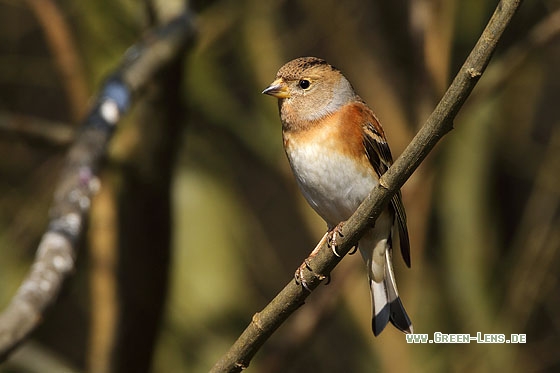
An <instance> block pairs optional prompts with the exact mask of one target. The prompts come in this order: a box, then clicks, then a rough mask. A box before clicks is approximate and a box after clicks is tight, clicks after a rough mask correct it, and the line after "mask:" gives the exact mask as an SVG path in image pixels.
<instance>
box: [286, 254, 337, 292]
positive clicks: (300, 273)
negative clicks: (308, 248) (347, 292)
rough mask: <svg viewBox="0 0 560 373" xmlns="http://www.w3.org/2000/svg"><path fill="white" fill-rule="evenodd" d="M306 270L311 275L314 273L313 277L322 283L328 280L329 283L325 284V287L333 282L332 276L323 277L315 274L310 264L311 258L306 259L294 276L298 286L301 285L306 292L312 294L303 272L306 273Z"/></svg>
mask: <svg viewBox="0 0 560 373" xmlns="http://www.w3.org/2000/svg"><path fill="white" fill-rule="evenodd" d="M305 270H308V271H310V272H311V273H313V275H314V276H316V277H317V278H318V279H319V280H320V281H323V280H324V279H325V278H326V279H327V282H326V283H325V285H328V284H329V282H331V276H330V275H327V276H323V275H320V274H317V273H315V272H313V269H312V268H311V265H310V264H309V258H307V259H305V260H304V261H303V264H302V265H300V266H299V268H298V269H297V270H296V273H295V274H294V280H295V281H296V284H297V285H301V286H302V287H303V288H304V289H305V290H307V291H308V292H310V293H311V288H310V287H309V285H308V283H307V281H306V280H305V278H304V277H303V271H305Z"/></svg>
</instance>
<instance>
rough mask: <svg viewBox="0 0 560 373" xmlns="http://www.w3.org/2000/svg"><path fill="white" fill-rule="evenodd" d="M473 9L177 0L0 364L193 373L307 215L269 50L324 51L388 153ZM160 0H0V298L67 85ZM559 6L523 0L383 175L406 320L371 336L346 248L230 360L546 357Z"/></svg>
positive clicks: (239, 319)
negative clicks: (414, 165)
mask: <svg viewBox="0 0 560 373" xmlns="http://www.w3.org/2000/svg"><path fill="white" fill-rule="evenodd" d="M496 4H497V2H496V1H484V0H468V1H467V0H433V1H430V0H420V1H412V0H396V1H390V2H387V1H363V0H362V1H359V0H347V1H344V2H341V1H334V0H325V1H322V2H317V1H309V0H304V1H293V0H275V1H260V0H241V1H239V0H238V1H233V0H221V1H219V0H217V1H193V2H191V4H190V6H191V8H192V9H194V10H195V11H196V12H197V15H198V21H197V22H198V27H199V33H198V38H197V40H196V41H195V42H194V43H193V44H192V45H191V46H190V47H189V49H188V50H187V52H186V54H185V55H183V56H182V57H181V58H180V59H179V60H178V61H176V62H175V63H174V64H173V65H172V66H170V67H169V68H168V69H166V70H165V71H163V72H162V73H161V74H160V76H158V77H157V78H156V79H154V82H152V83H150V85H149V87H148V88H147V89H146V91H145V92H144V93H143V94H142V95H141V97H138V102H137V104H136V105H135V107H134V109H133V111H132V113H131V114H130V115H129V116H128V117H127V118H126V120H125V122H124V123H123V124H122V126H121V127H119V129H118V130H117V132H116V135H115V138H114V140H113V142H112V143H111V147H110V149H109V151H108V156H107V159H106V161H105V164H104V167H103V169H102V172H101V181H102V189H101V192H100V193H99V194H98V195H97V197H96V199H95V202H94V204H93V206H92V211H91V215H90V219H89V227H88V230H87V232H86V234H85V235H84V239H83V242H82V244H81V245H80V253H79V258H78V263H77V269H76V272H75V274H74V276H73V277H72V278H71V280H70V281H69V283H68V284H67V285H66V286H65V288H64V291H63V293H62V294H61V296H60V298H59V301H58V303H57V304H56V306H55V307H54V308H53V309H51V310H50V312H49V313H48V314H47V315H46V317H45V319H44V323H43V324H42V326H41V327H40V328H39V329H38V330H37V331H36V332H35V333H34V334H33V335H32V338H31V339H30V340H29V341H28V342H27V343H26V344H24V345H23V346H22V348H21V349H19V350H18V351H17V352H16V353H15V354H14V355H13V356H12V357H11V359H10V360H9V361H8V362H7V363H5V364H3V365H2V366H0V372H82V371H91V372H143V371H150V372H205V371H208V370H209V369H210V368H211V367H212V365H213V364H214V363H215V362H216V361H217V360H218V358H219V357H220V356H221V355H222V354H223V353H225V352H226V351H227V349H228V348H229V346H230V345H231V344H232V343H233V342H234V341H235V339H236V338H237V336H238V335H239V334H240V333H241V331H242V330H243V329H244V328H245V327H246V325H247V324H248V323H249V322H250V320H251V317H252V315H253V314H254V313H255V312H257V311H259V310H261V309H262V308H263V307H264V306H265V305H266V304H267V303H268V302H269V301H270V300H271V299H272V298H273V297H274V296H275V294H276V293H277V292H278V291H280V290H281V289H282V288H283V287H284V285H285V284H286V283H287V282H288V281H291V280H292V278H293V274H294V271H295V269H296V268H297V267H298V266H299V264H301V262H302V261H303V259H304V258H305V257H306V256H307V254H308V253H309V252H310V251H311V250H312V248H313V247H314V245H315V243H316V242H317V241H318V240H319V239H320V238H321V236H322V235H323V234H324V232H325V229H326V227H325V225H324V223H323V222H322V220H321V219H320V218H319V217H318V216H316V215H315V214H314V212H313V211H312V210H311V209H310V208H309V207H308V206H307V204H306V203H305V201H304V200H303V198H302V196H301V195H300V193H299V191H298V190H297V186H296V184H295V182H294V178H293V177H292V174H291V171H290V169H289V166H288V163H287V160H286V157H285V155H284V152H283V148H282V141H281V128H280V121H279V117H278V113H277V104H276V100H275V99H272V98H270V97H267V96H263V95H261V94H260V92H261V91H262V90H263V89H264V88H265V87H266V86H267V85H268V84H269V83H270V82H271V81H272V80H273V79H274V76H275V74H276V71H277V70H278V68H279V67H280V66H282V65H283V64H284V63H285V62H287V61H288V60H291V59H292V58H295V57H300V56H318V57H322V58H325V59H326V60H327V61H329V62H330V63H332V64H333V65H335V66H337V67H338V68H339V69H341V70H342V71H343V72H344V74H345V75H346V76H347V77H348V78H349V80H350V81H351V82H352V83H353V85H354V88H355V89H356V91H357V92H358V93H359V94H360V95H361V96H362V97H363V98H364V99H365V100H366V101H367V102H368V103H369V105H370V106H371V107H372V108H373V109H374V110H375V111H376V113H377V115H378V117H379V118H380V120H381V122H382V123H383V125H384V128H385V130H386V134H387V137H388V140H389V143H390V145H391V148H392V151H393V155H394V157H397V156H398V155H399V154H400V153H401V152H402V151H403V149H404V148H405V147H406V145H407V144H408V142H409V141H410V140H411V138H412V137H413V136H414V134H415V132H416V131H417V130H418V128H419V127H420V126H421V125H422V124H423V122H424V121H425V119H426V118H427V116H428V115H429V114H430V112H431V110H432V109H433V108H434V106H435V104H436V103H437V102H438V100H439V98H440V97H441V96H442V94H443V92H444V91H445V89H446V87H447V86H448V84H449V83H450V81H451V79H452V78H453V76H454V74H455V73H456V72H457V71H458V69H459V67H460V66H461V64H462V62H463V61H464V59H465V58H466V56H467V55H468V53H469V51H470V50H471V48H472V47H473V46H474V44H475V42H476V40H477V39H478V37H479V36H480V33H481V32H482V29H483V27H484V26H485V24H486V22H487V21H488V19H489V18H490V15H491V14H492V12H493V10H494V8H495V6H496ZM184 6H185V4H184V3H183V2H182V1H160V2H158V1H148V0H147V1H138V0H136V1H133V0H118V1H115V0H112V1H108V0H96V1H93V0H82V1H78V2H75V1H68V0H59V1H55V0H26V1H22V0H2V1H0V257H1V260H0V306H2V307H3V306H5V305H6V304H7V303H8V301H9V299H10V298H11V297H12V296H13V294H14V293H15V291H16V289H17V287H18V286H19V284H20V283H21V281H22V279H23V277H24V276H25V274H26V272H27V270H28V269H29V266H30V264H31V263H32V260H33V256H34V252H35V250H36V248H37V244H38V242H39V240H40V237H41V234H42V232H43V231H44V230H45V228H46V224H47V221H48V206H49V204H50V201H51V199H52V193H53V190H54V186H55V183H56V180H57V176H58V174H59V171H60V168H61V165H62V162H63V159H64V155H65V152H66V150H67V149H68V147H69V144H70V143H71V141H72V138H73V136H74V131H75V129H76V128H77V127H78V125H79V123H80V119H81V118H82V117H83V115H84V114H85V113H86V112H87V108H88V100H89V98H90V97H92V96H93V95H94V94H95V92H96V91H97V89H98V87H99V84H100V83H101V82H102V81H103V78H104V77H106V76H107V75H108V74H109V73H110V72H111V70H112V69H114V68H115V67H117V66H118V63H119V61H120V58H121V56H122V55H123V53H124V52H125V51H126V49H127V48H128V47H129V46H130V45H132V44H133V43H134V42H135V41H137V40H138V39H139V38H140V37H141V36H142V35H143V34H144V33H145V32H146V30H148V29H149V28H150V27H151V26H154V25H156V24H158V23H161V22H164V21H165V20H166V19H169V17H170V16H171V15H173V14H176V13H177V11H178V10H180V9H181V8H182V7H184ZM559 35H560V2H559V1H558V0H539V1H526V2H525V3H524V4H523V5H522V7H521V9H520V11H519V12H518V14H517V15H516V17H515V18H514V21H513V23H512V24H511V25H510V27H509V29H508V30H507V32H506V34H505V35H504V37H503V39H502V41H501V43H500V45H499V48H498V50H497V51H496V53H495V55H494V57H493V60H492V61H491V63H490V66H489V68H488V70H487V72H486V73H485V74H484V76H483V77H482V79H481V80H480V82H479V84H478V86H477V88H476V89H475V90H474V92H473V93H472V95H471V97H470V98H469V100H468V101H467V103H466V104H465V106H464V107H463V109H462V110H461V112H460V114H459V116H458V117H457V119H456V121H455V127H456V130H454V131H452V132H451V133H450V134H449V135H447V136H446V137H445V138H444V139H443V141H442V142H441V143H440V144H439V145H438V146H437V147H436V148H435V150H434V151H433V152H432V153H431V155H430V156H429V157H428V159H427V160H426V161H425V162H424V163H423V164H422V166H421V167H420V168H419V169H418V170H417V171H416V173H415V174H414V175H413V176H412V178H411V179H410V180H409V181H408V182H407V183H406V185H405V186H404V188H403V198H404V203H405V206H406V210H407V213H408V224H409V231H410V238H411V244H412V254H411V255H412V268H411V269H407V268H406V267H405V266H404V264H403V262H402V260H401V259H400V257H397V255H395V267H396V268H395V270H396V275H397V278H398V284H399V290H400V293H401V298H402V299H403V302H404V304H405V306H406V308H407V310H408V312H409V315H410V317H411V318H412V321H413V323H414V329H415V332H416V333H429V334H430V337H431V336H432V333H434V332H442V333H470V334H471V335H475V334H476V333H477V332H481V333H483V334H489V333H500V334H505V335H506V336H507V337H509V334H510V333H516V334H526V339H527V343H526V344H476V343H470V344H407V343H406V342H405V338H404V335H402V334H401V333H400V332H398V331H396V330H395V329H394V328H392V327H388V328H387V329H386V330H385V331H384V332H383V333H382V334H381V336H380V337H378V338H374V337H373V334H372V332H371V329H370V322H371V320H370V312H371V311H370V297H369V294H368V285H367V281H366V273H365V267H364V264H363V262H362V259H361V258H360V257H359V255H355V256H349V257H346V258H345V259H344V260H343V261H342V263H341V264H340V265H339V266H338V267H337V268H336V269H335V271H334V272H333V274H332V282H331V284H330V285H329V286H321V287H319V288H318V289H317V290H316V291H315V292H314V293H313V294H312V295H311V296H310V297H309V299H308V301H307V303H306V305H304V306H303V307H302V308H301V309H300V310H298V311H297V312H296V313H295V314H294V315H293V316H292V317H291V318H290V319H289V320H288V321H287V322H286V323H285V324H284V325H283V326H282V327H281V328H280V329H279V330H278V331H277V332H276V333H275V334H274V335H273V336H272V338H270V340H269V341H268V342H267V343H266V345H265V346H264V347H263V348H262V349H261V350H260V351H259V352H258V354H257V355H256V357H255V359H254V360H253V361H252V363H251V365H250V367H249V369H248V372H309V371H313V372H341V371H345V372H373V371H383V372H449V371H452V372H472V371H476V372H494V371H510V372H532V371H550V372H552V371H558V370H559V369H560V355H559V354H558V349H559V348H560V291H559V290H560V284H559V280H560V277H559V272H558V270H557V268H558V267H559V264H560V255H559V247H560V230H559V227H560V209H559V203H560V176H559V175H560V126H559V124H560V105H559V102H560V101H559V100H560V90H559V88H560V38H559V37H558V36H559Z"/></svg>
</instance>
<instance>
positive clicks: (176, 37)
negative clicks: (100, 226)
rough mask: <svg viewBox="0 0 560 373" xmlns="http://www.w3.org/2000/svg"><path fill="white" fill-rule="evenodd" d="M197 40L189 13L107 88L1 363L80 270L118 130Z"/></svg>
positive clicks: (14, 315)
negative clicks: (134, 104) (80, 245)
mask: <svg viewBox="0 0 560 373" xmlns="http://www.w3.org/2000/svg"><path fill="white" fill-rule="evenodd" d="M193 36H194V23H193V17H192V15H191V14H190V12H186V13H184V14H182V15H181V16H179V17H178V18H175V19H174V20H172V21H170V22H169V23H167V24H166V25H164V26H162V27H161V28H158V29H156V30H154V32H152V33H150V34H149V35H147V37H146V38H145V39H143V40H142V41H141V42H139V43H137V44H136V45H134V46H133V47H131V48H130V49H129V50H128V51H127V53H126V55H125V57H124V60H123V62H122V64H121V66H120V67H119V68H118V69H117V70H116V71H115V73H114V74H112V76H111V77H110V78H109V79H108V80H107V81H106V82H105V84H104V86H103V87H102V90H101V93H100V94H99V95H98V97H97V99H96V101H95V105H94V106H93V108H92V110H91V111H90V113H89V115H88V116H87V117H86V119H85V120H84V122H83V125H82V128H81V129H80V131H79V134H78V136H77V138H76V140H75V142H74V144H73V145H72V147H71V148H70V151H69V153H68V156H67V159H66V165H65V167H64V169H63V170H62V174H61V177H60V179H59V183H58V185H57V188H56V191H55V196H54V201H53V204H52V207H51V211H50V222H49V227H48V229H47V231H46V233H45V234H44V235H43V237H42V240H41V242H40V244H39V248H38V250H37V254H36V258H35V262H34V264H33V266H32V267H31V270H30V272H29V273H28V275H27V277H26V279H25V280H24V281H23V283H22V284H21V286H20V287H19V289H18V291H17V293H16V294H15V295H14V297H13V298H12V299H11V302H10V304H9V305H8V306H7V308H6V309H5V310H4V311H3V312H2V313H1V314H0V361H3V360H4V359H6V357H7V356H8V355H9V353H10V352H11V351H13V350H14V349H15V348H16V347H17V346H18V345H19V344H20V343H21V342H22V341H23V340H24V339H25V338H26V337H27V336H28V335H29V334H30V333H31V332H32V331H33V330H35V328H36V327H37V326H38V325H39V323H40V322H41V321H42V319H43V318H44V313H45V311H46V310H47V308H48V307H49V306H51V305H52V304H53V303H54V301H55V300H56V297H57V295H58V293H59V292H60V289H61V287H62V285H63V282H64V280H65V279H66V278H67V277H68V275H69V274H70V273H71V272H72V271H73V270H74V262H75V258H76V255H77V251H76V249H77V248H76V244H77V242H78V239H79V237H80V235H81V233H82V230H83V227H84V218H85V215H86V214H87V213H88V212H89V209H90V205H91V197H92V196H93V194H94V193H95V191H96V190H97V189H98V188H99V181H98V178H97V174H98V168H99V165H100V163H101V161H102V159H103V157H104V156H105V152H106V148H107V145H108V143H109V140H110V139H111V137H112V134H113V132H114V131H113V130H114V128H115V126H116V125H117V123H118V122H119V120H120V118H121V117H122V115H123V114H125V113H126V112H127V110H128V108H129V106H130V104H131V101H132V100H133V98H134V97H135V96H137V95H138V94H139V93H140V92H141V91H142V90H143V89H144V87H145V86H146V85H147V84H148V83H149V82H150V81H151V79H152V78H153V77H154V75H155V74H156V73H157V72H159V71H160V70H161V68H162V67H163V66H166V65H168V64H170V63H171V62H173V61H174V59H175V58H176V57H177V56H178V55H180V53H182V52H183V51H184V47H185V45H186V42H187V41H188V40H190V39H191V38H192V37H193Z"/></svg>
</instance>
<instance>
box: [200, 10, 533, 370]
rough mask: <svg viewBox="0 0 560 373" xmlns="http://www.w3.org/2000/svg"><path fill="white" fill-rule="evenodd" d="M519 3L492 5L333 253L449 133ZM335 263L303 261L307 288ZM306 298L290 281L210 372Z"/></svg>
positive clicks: (255, 342) (255, 344) (330, 257)
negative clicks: (433, 105) (475, 39)
mask: <svg viewBox="0 0 560 373" xmlns="http://www.w3.org/2000/svg"><path fill="white" fill-rule="evenodd" d="M521 2H522V1H521V0H502V1H500V2H499V3H498V6H497V7H496V10H495V11H494V14H493V15H492V18H491V19H490V21H489V22H488V24H487V25H486V28H485V29H484V31H483V33H482V35H481V36H480V38H479V40H478V42H477V43H476V45H475V47H474V48H473V50H472V51H471V53H470V55H469V56H468V58H467V60H466V61H465V63H464V64H463V66H462V67H461V70H460V71H459V73H458V74H457V76H456V77H455V79H454V80H453V83H452V84H451V86H450V87H449V88H448V90H447V92H445V94H444V96H443V97H442V99H441V101H440V102H439V104H438V105H437V106H436V108H435V109H434V111H433V113H432V114H431V115H430V117H429V118H428V120H427V121H426V124H424V126H423V127H422V128H421V129H420V131H419V132H418V134H417V135H416V136H415V137H414V139H413V140H412V141H411V143H410V144H409V146H408V147H407V148H406V149H405V151H404V152H403V154H402V155H401V156H400V157H399V158H398V159H397V160H396V162H395V163H394V164H393V166H392V167H391V168H389V170H388V171H387V172H386V173H385V174H384V175H383V176H382V177H381V179H380V181H379V184H378V185H377V186H376V187H375V188H374V189H373V190H372V192H371V193H370V194H369V196H368V197H367V198H366V199H365V201H364V202H363V203H362V204H361V205H360V207H359V208H358V209H357V210H356V212H355V213H354V214H353V215H352V216H351V217H350V218H349V219H348V220H347V221H346V223H345V225H344V227H343V228H342V235H343V237H342V238H341V239H339V240H337V244H338V247H337V251H338V253H339V254H341V255H346V253H348V251H349V250H350V249H351V248H352V246H353V245H355V244H356V243H357V242H358V240H359V238H360V237H361V236H362V234H363V233H364V231H365V230H366V228H367V227H368V226H370V225H371V223H372V221H375V219H377V217H378V216H379V215H380V213H381V212H382V211H383V209H384V207H385V206H386V205H387V203H388V202H389V200H390V199H391V197H392V196H393V195H394V194H395V193H396V192H397V191H398V190H399V189H400V187H401V186H402V185H403V184H404V183H405V181H406V180H407V179H408V178H409V177H410V175H412V173H413V172H414V170H415V169H416V168H417V167H418V166H419V165H420V163H421V162H422V161H423V160H424V158H426V156H427V155H428V153H429V152H430V151H431V150H432V148H433V147H434V146H435V144H436V143H437V142H438V141H439V140H440V139H441V138H442V137H443V136H444V135H445V134H446V133H447V132H449V131H450V130H451V129H452V128H453V119H454V118H455V116H456V115H457V113H458V112H459V109H460V108H461V106H462V105H463V103H464V102H465V100H466V99H467V97H468V96H469V94H470V93H471V91H472V90H473V88H474V86H475V85H476V83H477V81H478V80H479V78H480V76H481V75H482V73H483V72H484V70H485V68H486V66H487V65H488V62H489V61H490V58H491V56H492V53H493V52H494V50H495V48H496V45H497V43H498V40H499V39H500V37H501V36H502V34H503V32H504V30H505V29H506V27H507V25H508V24H509V23H510V21H511V19H512V17H513V15H514V14H515V12H516V10H517V9H518V8H519V6H520V4H521ZM340 260H341V258H339V257H336V256H335V255H334V254H333V253H332V251H331V250H330V249H329V248H328V245H326V244H324V245H323V246H322V247H321V249H320V250H319V252H318V254H317V255H316V256H315V257H313V258H309V259H308V263H309V266H310V267H311V268H313V272H311V271H306V273H305V276H304V280H305V281H306V282H307V284H308V286H309V288H310V289H311V290H313V289H315V288H316V287H317V286H318V285H319V284H320V283H321V281H322V280H323V279H324V278H325V277H326V276H327V275H328V274H329V273H330V272H331V271H332V270H333V269H334V267H335V266H336V265H337V264H338V263H339V262H340ZM309 294H310V293H309V292H308V291H306V290H305V289H303V288H302V287H301V286H298V285H296V284H295V282H294V281H290V282H289V283H288V285H286V286H285V287H284V289H283V290H282V291H281V292H280V293H279V294H278V295H277V296H276V297H275V298H274V299H273V300H272V301H271V302H270V303H269V304H268V305H267V306H266V307H265V308H264V309H263V310H262V311H261V312H259V313H256V314H255V315H254V316H253V319H252V321H251V323H250V324H249V325H248V326H247V328H246V329H245V331H243V333H242V334H241V336H240V337H239V338H238V339H237V341H236V342H235V343H234V344H233V345H232V346H231V348H230V350H229V351H228V352H227V353H226V354H225V355H224V356H223V357H222V358H221V359H220V360H219V361H218V362H217V363H216V365H215V366H214V367H213V368H212V370H211V371H212V372H239V371H241V370H242V369H245V368H246V367H247V366H248V365H249V362H250V361H251V359H252V358H253V356H254V355H255V354H256V352H257V351H258V350H259V348H260V347H261V346H262V345H263V344H264V343H265V341H266V340H267V339H268V338H269V337H270V336H271V335H272V333H274V331H275V330H276V329H277V328H278V327H279V326H280V325H281V324H282V323H283V322H284V321H285V320H286V319H287V318H288V317H289V316H290V315H291V314H292V313H293V312H294V311H295V310H296V309H297V308H299V307H300V306H301V305H302V304H303V303H304V301H305V299H306V298H307V297H308V296H309Z"/></svg>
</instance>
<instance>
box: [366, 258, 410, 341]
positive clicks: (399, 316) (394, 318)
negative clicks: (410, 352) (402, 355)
mask: <svg viewBox="0 0 560 373" xmlns="http://www.w3.org/2000/svg"><path fill="white" fill-rule="evenodd" d="M384 264H385V266H384V267H385V275H384V276H383V278H382V280H381V281H379V282H376V281H375V280H374V276H371V275H370V276H369V283H370V287H371V296H372V305H373V318H372V322H371V325H372V329H373V334H374V335H375V336H378V335H379V333H381V332H382V331H383V329H385V326H386V325H387V323H388V322H389V321H390V322H391V324H393V325H394V326H395V327H396V328H397V329H399V330H400V331H402V332H404V333H407V334H410V333H414V331H413V329H412V323H411V322H410V319H409V318H408V315H407V314H406V311H405V309H404V306H403V304H402V302H401V299H400V297H399V292H398V291H397V284H396V282H395V274H394V273H393V263H392V260H391V250H390V249H389V247H387V248H386V250H385V263H384ZM369 272H370V271H368V273H369Z"/></svg>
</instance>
